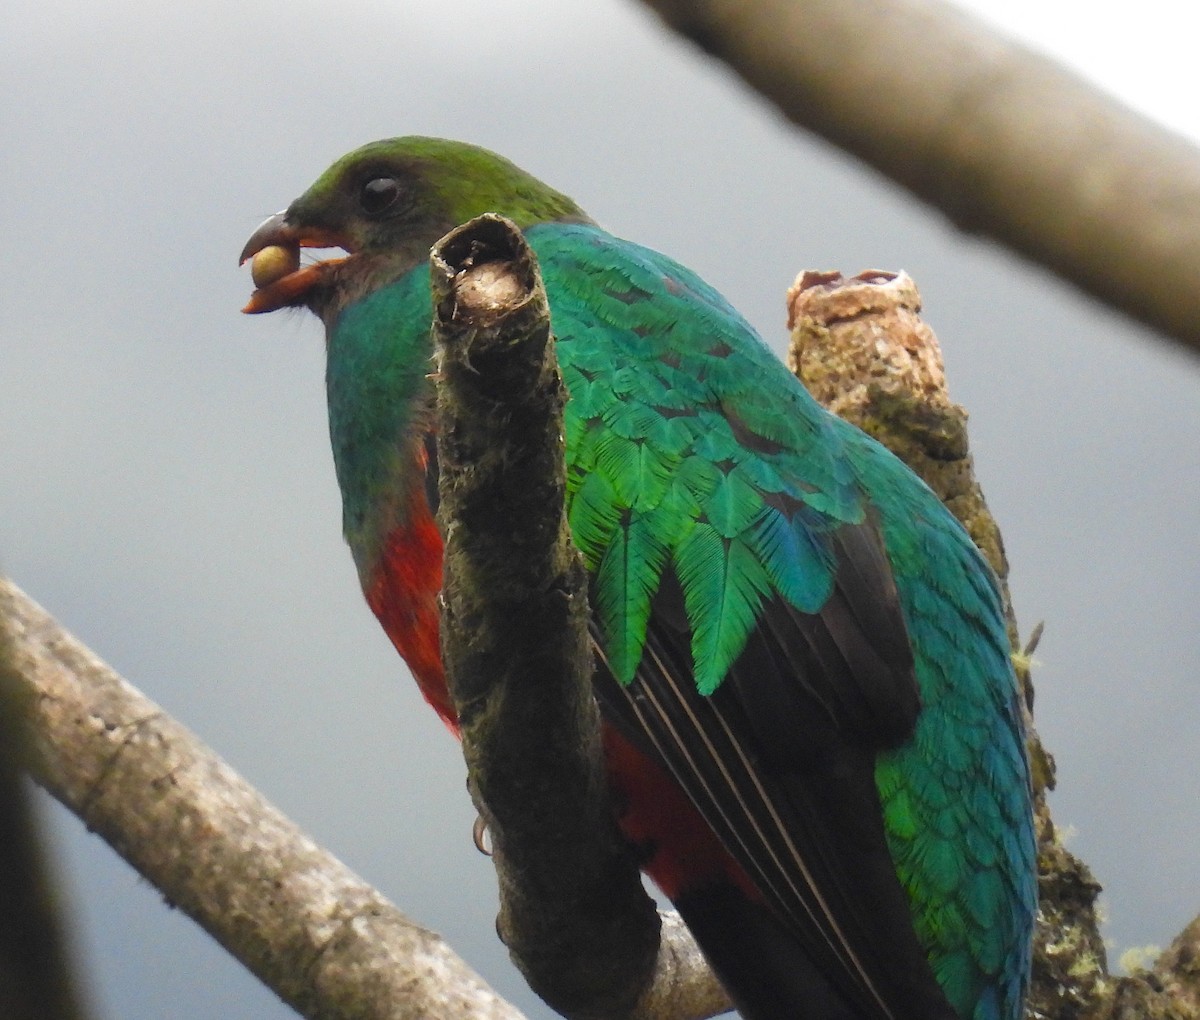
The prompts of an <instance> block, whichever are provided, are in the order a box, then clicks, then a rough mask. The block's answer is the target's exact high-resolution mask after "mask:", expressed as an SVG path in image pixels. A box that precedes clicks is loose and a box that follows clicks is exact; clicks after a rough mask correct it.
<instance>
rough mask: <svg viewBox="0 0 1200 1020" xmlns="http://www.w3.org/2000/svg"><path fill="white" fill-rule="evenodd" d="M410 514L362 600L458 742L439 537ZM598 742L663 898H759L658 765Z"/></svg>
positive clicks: (613, 734) (416, 513) (624, 747)
mask: <svg viewBox="0 0 1200 1020" xmlns="http://www.w3.org/2000/svg"><path fill="white" fill-rule="evenodd" d="M410 509H411V511H412V513H411V515H410V518H409V522H408V523H407V524H406V525H404V526H403V527H400V528H397V529H396V530H395V531H393V532H392V534H391V535H390V536H389V537H388V540H387V542H386V544H385V548H384V552H383V556H382V558H381V561H380V564H379V567H378V568H377V569H376V571H375V573H374V575H373V576H372V578H371V580H370V582H369V584H368V585H367V588H366V592H365V594H366V597H367V603H368V604H369V605H370V607H371V609H372V611H373V612H374V613H375V615H376V616H377V617H378V618H379V622H380V623H381V624H382V625H383V629H384V630H385V631H386V632H387V635H388V637H390V638H391V639H392V644H394V645H395V646H396V650H397V651H398V652H399V653H400V655H401V656H402V657H403V658H404V661H405V662H407V663H408V666H409V669H410V670H411V671H412V674H413V676H414V678H415V679H416V681H417V685H418V686H419V687H420V689H421V693H422V694H423V695H424V696H425V700H426V701H428V702H429V703H430V704H431V705H432V706H433V708H434V710H435V711H436V712H437V714H438V715H439V716H441V718H442V721H443V722H445V724H446V725H447V726H448V727H449V728H450V731H451V732H452V733H454V735H455V736H458V732H459V731H458V720H457V718H456V716H455V712H454V705H453V703H452V702H451V700H450V694H449V691H448V690H447V687H446V677H445V674H444V673H443V671H442V661H441V654H440V648H439V644H438V606H437V596H438V592H439V591H440V590H441V586H442V540H441V535H440V534H439V533H438V530H437V525H436V524H435V523H434V520H433V517H432V515H431V514H430V513H429V508H428V506H427V505H426V503H425V499H424V496H423V495H422V494H414V499H413V503H412V506H411V508H410ZM602 743H603V748H604V756H605V763H606V766H607V773H608V783H609V789H610V791H611V793H612V795H613V800H614V803H615V804H616V806H617V812H618V814H617V821H618V824H619V826H620V829H621V831H622V833H623V834H624V835H625V837H626V839H628V840H629V841H630V842H631V843H632V844H633V845H634V846H635V847H637V848H638V850H639V852H642V853H644V854H645V857H644V859H643V862H642V870H643V871H645V872H646V873H647V874H648V875H649V876H650V877H651V878H652V879H653V880H654V882H655V884H656V885H657V886H658V887H659V888H660V889H661V890H662V891H663V893H664V894H665V895H666V896H667V897H668V898H669V899H677V898H678V897H679V896H680V895H682V894H684V893H686V892H688V891H691V890H695V889H699V888H702V887H703V886H705V885H709V884H711V883H714V882H718V881H722V880H723V881H731V882H733V883H734V884H735V885H736V886H738V887H739V888H740V889H741V890H742V891H743V892H744V893H745V894H746V895H747V896H748V897H749V898H751V899H755V900H758V899H761V896H760V895H759V893H758V890H757V889H755V888H754V886H753V884H752V883H751V881H750V879H749V878H748V877H747V875H746V873H745V872H744V871H743V870H742V868H741V867H740V866H739V865H738V864H737V863H736V862H735V861H734V860H733V858H732V857H730V856H729V854H728V853H727V852H726V850H725V848H724V847H723V846H721V843H720V841H719V840H718V839H717V837H716V836H715V835H714V834H713V832H712V830H711V829H710V828H709V827H708V825H707V824H706V823H705V821H704V819H703V818H702V817H701V816H700V813H699V812H698V811H697V810H696V809H695V807H693V805H692V802H691V801H690V800H689V799H688V797H687V795H686V794H685V793H684V792H683V790H681V789H680V787H679V786H678V784H677V783H676V782H675V781H674V779H672V778H671V776H670V774H669V773H668V772H667V771H666V770H665V769H664V768H663V767H662V766H661V765H659V764H658V763H657V762H656V761H654V759H652V758H650V757H649V756H648V755H646V754H645V753H643V752H642V751H641V750H639V749H638V748H637V747H636V746H635V745H634V744H632V743H630V741H629V740H627V739H626V738H625V737H624V736H622V735H621V733H620V732H619V731H618V730H617V729H616V728H615V727H613V726H611V725H609V724H608V723H604V724H603V731H602Z"/></svg>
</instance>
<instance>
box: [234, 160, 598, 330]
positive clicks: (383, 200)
mask: <svg viewBox="0 0 1200 1020" xmlns="http://www.w3.org/2000/svg"><path fill="white" fill-rule="evenodd" d="M485 212H495V213H500V214H501V215H504V216H507V217H508V218H509V219H511V220H514V221H515V222H516V223H517V224H518V225H519V226H521V227H528V226H532V225H533V224H535V223H540V222H545V221H549V220H574V221H586V220H587V217H586V215H585V214H584V213H583V211H582V210H581V209H580V208H579V207H578V206H577V205H576V204H575V203H574V202H573V201H572V200H571V199H569V198H567V197H566V196H565V195H562V194H559V193H558V192H557V191H554V190H553V189H552V188H549V187H547V186H546V185H545V184H543V183H542V182H541V181H539V180H538V179H537V178H535V177H533V176H531V175H530V174H528V173H526V172H525V171H524V170H522V169H520V168H519V167H517V166H515V165H514V164H512V163H510V162H509V161H508V160H506V159H504V158H503V157H502V156H498V155H496V154H495V153H494V152H489V151H488V150H487V149H481V148H479V147H477V146H474V145H467V144H466V143H463V142H452V141H447V140H444V139H440V138H421V137H407V138H389V139H385V140H383V141H379V142H371V143H370V144H368V145H364V146H363V147H362V148H360V149H356V150H355V151H353V152H351V153H349V154H348V155H346V156H343V157H342V158H341V159H339V160H338V161H337V162H336V163H334V164H333V166H331V167H330V168H329V169H328V170H326V171H325V173H323V174H322V175H321V176H320V177H319V178H318V179H317V180H316V182H315V183H314V184H313V185H312V187H310V188H309V189H308V190H307V191H306V192H305V193H304V194H303V195H301V196H300V197H299V198H298V199H296V200H295V201H294V202H293V203H292V204H291V205H290V206H288V207H287V209H285V210H284V211H283V212H280V213H276V214H275V215H274V216H272V217H270V218H269V219H267V220H266V221H265V222H264V223H263V224H262V225H261V226H260V227H259V228H258V229H257V230H256V231H255V232H254V233H253V235H251V237H250V240H249V241H247V242H246V246H245V248H243V249H242V254H241V261H242V262H245V261H246V260H248V259H250V260H253V261H252V263H251V269H252V273H253V277H254V283H255V287H256V288H257V289H256V290H255V291H254V293H253V295H251V298H250V302H249V304H247V305H246V307H245V308H244V309H243V311H246V312H251V313H253V312H270V311H274V310H275V309H277V308H284V307H296V306H307V307H308V308H310V309H312V310H313V311H314V312H316V313H317V314H319V315H324V314H325V313H326V312H327V311H328V310H329V309H330V308H331V307H334V308H340V307H342V306H344V305H345V304H347V303H348V302H350V301H353V300H354V299H356V298H357V297H358V296H361V295H362V294H364V293H366V292H368V291H370V290H373V289H374V288H375V287H377V286H380V285H381V284H384V283H387V282H390V280H392V279H395V278H397V277H398V276H400V275H402V274H403V273H406V272H408V270H409V269H411V268H412V267H413V266H414V265H416V264H417V263H418V262H420V261H423V260H424V259H425V258H426V257H427V256H428V253H429V249H430V248H431V247H432V246H433V244H434V243H435V242H436V241H437V240H438V239H439V238H440V237H441V236H442V235H443V234H445V233H446V232H447V231H449V230H451V229H452V228H453V227H455V226H457V225H458V224H460V223H463V222H465V221H467V220H469V219H471V218H472V217H475V216H478V215H480V214H481V213H485ZM301 248H341V249H343V250H344V251H345V252H346V253H347V255H346V257H343V258H329V259H324V260H322V261H318V262H313V263H311V264H307V265H301V264H300V249H301Z"/></svg>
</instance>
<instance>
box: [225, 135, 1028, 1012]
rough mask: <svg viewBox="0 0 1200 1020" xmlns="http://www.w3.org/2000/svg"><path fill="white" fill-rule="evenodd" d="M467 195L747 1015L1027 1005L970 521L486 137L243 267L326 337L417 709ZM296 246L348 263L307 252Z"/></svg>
mask: <svg viewBox="0 0 1200 1020" xmlns="http://www.w3.org/2000/svg"><path fill="white" fill-rule="evenodd" d="M485 212H495V213H499V214H501V215H503V216H507V217H508V218H510V219H512V220H514V221H515V222H516V223H517V224H518V225H519V226H520V227H521V229H522V230H524V232H525V236H526V238H527V240H528V242H529V244H530V245H531V246H532V248H533V250H534V252H535V253H536V255H537V257H538V260H539V262H540V265H541V271H542V276H543V279H544V282H545V287H546V292H547V295H548V297H549V302H550V312H551V322H552V327H553V331H554V335H555V337H556V338H557V344H558V347H557V351H558V358H559V361H560V364H561V366H562V372H563V376H564V380H565V382H566V386H567V389H568V391H569V394H570V398H569V400H568V402H567V407H566V447H567V460H568V516H569V522H570V526H571V530H572V534H573V537H574V539H575V542H576V544H577V545H578V547H579V549H580V551H581V552H582V554H583V557H584V560H585V563H586V566H587V569H588V571H589V574H590V579H591V581H590V586H591V604H592V614H593V623H592V633H593V638H594V646H595V652H596V663H597V667H596V674H595V689H596V696H597V698H598V699H599V702H600V704H601V709H602V714H603V718H604V732H603V743H604V752H605V760H606V764H607V768H608V777H609V784H610V788H611V790H612V792H613V802H614V805H615V807H614V810H615V811H617V812H618V823H619V825H620V827H621V830H622V831H623V832H624V834H625V835H626V837H627V838H628V839H629V840H630V841H631V842H632V843H634V844H636V846H637V849H638V852H639V853H640V854H642V857H643V859H644V861H645V863H644V869H645V871H646V872H647V873H648V874H649V875H650V876H651V877H652V878H653V879H654V881H655V882H656V883H657V884H658V886H659V887H660V888H661V889H662V890H663V892H664V893H665V894H666V895H667V896H668V897H669V898H670V899H671V900H672V901H673V902H674V903H675V905H676V906H677V907H678V909H679V911H680V912H681V913H682V915H683V917H684V919H685V920H686V921H687V923H688V925H689V926H690V927H691V929H692V931H693V933H694V934H695V936H696V939H697V941H698V942H699V943H700V945H701V947H702V948H703V949H704V951H705V954H706V955H707V956H708V958H709V960H710V962H711V964H712V966H713V967H714V969H715V970H716V972H717V973H718V975H719V976H720V977H721V979H722V981H723V983H724V984H725V985H726V987H727V988H728V990H729V992H730V994H731V996H732V997H733V999H734V1001H735V1002H736V1003H737V1005H738V1007H739V1008H740V1009H741V1010H742V1012H743V1015H745V1016H747V1017H753V1018H758V1020H763V1018H783V1017H788V1018H792V1017H795V1018H800V1017H805V1018H835V1017H839V1018H849V1017H854V1018H862V1020H883V1018H889V1017H890V1018H902V1017H905V1018H918V1017H919V1018H923V1020H932V1018H947V1020H949V1018H954V1017H958V1018H962V1020H1016V1018H1017V1017H1018V1016H1019V1014H1020V1011H1021V1003H1022V997H1023V994H1024V990H1025V987H1026V984H1027V981H1028V972H1029V951H1030V949H1029V947H1030V937H1031V930H1032V925H1033V915H1034V910H1035V884H1034V841H1033V834H1032V820H1031V811H1030V786H1029V771H1028V765H1027V760H1026V755H1025V746H1024V734H1023V728H1022V722H1021V715H1020V710H1019V706H1018V700H1017V688H1016V683H1015V680H1014V676H1013V671H1012V667H1011V663H1010V658H1009V648H1008V641H1007V638H1006V634H1005V625H1004V620H1003V617H1002V612H1001V607H1000V602H999V599H998V596H997V591H996V582H995V579H994V577H993V576H992V574H991V572H990V570H989V569H988V567H987V566H986V564H985V563H984V561H983V560H982V559H981V557H980V555H979V553H978V552H977V551H976V549H975V547H974V546H973V545H972V543H971V541H970V540H969V538H968V537H967V535H966V534H965V532H964V531H963V529H962V528H961V527H960V526H959V524H958V523H957V522H956V521H955V520H954V518H953V517H951V515H950V514H949V513H948V512H947V511H946V510H945V509H944V508H943V507H942V505H941V504H940V502H939V501H938V500H937V498H936V497H935V496H934V495H933V494H932V493H931V492H930V491H929V490H928V489H927V488H926V487H925V486H924V485H923V484H922V483H921V482H920V481H919V480H918V479H917V478H916V477H915V476H914V475H913V474H912V473H911V472H910V471H909V470H908V469H907V468H906V467H904V465H902V464H901V463H900V462H899V461H898V460H896V459H895V458H894V457H893V456H892V455H891V454H890V453H888V452H886V451H885V450H884V449H883V448H882V447H880V446H879V445H878V444H877V443H875V442H874V441H873V440H871V439H869V438H868V437H867V436H865V435H864V434H863V433H862V432H860V431H858V430H857V429H855V428H853V427H852V426H850V425H848V424H846V423H844V422H843V421H841V420H840V419H838V418H835V417H833V416H832V415H830V414H828V413H827V412H825V411H824V410H823V409H822V408H821V407H819V406H818V405H817V404H816V402H815V401H814V400H813V399H812V398H811V397H810V396H809V394H808V393H807V392H806V391H805V390H804V388H803V387H802V386H801V385H800V384H799V382H797V380H796V379H795V378H794V377H793V376H792V375H791V373H789V372H788V371H787V370H786V369H785V368H784V366H783V365H782V364H781V363H780V362H779V361H778V360H777V359H776V358H775V357H774V356H773V355H772V354H771V352H770V351H769V350H768V349H767V347H766V345H765V344H764V343H763V341H762V340H761V339H760V338H759V337H758V336H757V335H756V334H755V332H754V330H753V329H752V328H751V327H750V326H749V325H748V324H747V323H746V322H745V320H744V319H742V318H741V316H739V315H738V313H737V312H735V311H734V310H733V308H731V307H730V306H729V304H728V303H727V302H726V301H725V300H724V299H723V298H722V297H721V296H720V295H719V294H717V293H716V292H715V291H714V290H713V289H712V288H711V287H709V286H708V285H706V284H705V283H704V282H703V281H702V280H700V279H699V278H697V277H696V276H695V275H694V274H693V273H691V272H689V271H688V270H687V269H685V268H683V267H682V266H680V265H678V264H677V263H675V262H673V261H671V260H670V259H668V258H666V257H664V256H662V255H659V254H657V253H655V252H653V251H649V250H647V249H645V248H641V247H639V246H637V245H635V244H632V243H630V242H628V241H623V240H620V239H618V238H616V237H613V236H612V235H610V234H608V233H607V232H605V231H604V230H602V229H601V228H600V227H598V226H596V224H595V223H594V222H593V221H592V220H591V219H590V218H589V217H588V216H587V214H586V213H584V212H583V210H582V209H580V208H579V206H578V205H576V204H575V203H574V202H573V201H571V200H570V199H569V198H567V197H566V196H564V195H561V194H559V193H558V192H556V191H554V190H552V189H551V188H549V187H547V186H546V185H544V184H542V183H541V182H540V181H538V180H536V179H535V178H533V177H531V176H530V175H529V174H527V173H525V172H524V171H522V170H520V169H518V168H517V167H516V166H514V165H513V164H511V163H510V162H508V161H507V160H505V159H503V158H501V157H500V156H497V155H495V154H493V153H491V152H488V151H486V150H483V149H480V148H476V147H474V146H470V145H466V144H462V143H458V142H451V141H443V140H439V139H433V138H415V137H414V138H398V139H390V140H386V141H380V142H375V143H372V144H370V145H367V146H364V147H363V148H361V149H358V150H356V151H355V152H352V153H350V154H349V155H347V156H345V157H344V158H342V159H341V160H339V161H338V162H337V163H335V164H334V165H333V166H332V167H331V168H330V169H329V170H328V171H326V172H325V173H324V174H323V175H322V176H321V177H320V178H319V179H318V180H317V181H316V183H315V184H313V186H312V187H311V188H309V190H308V191H306V192H305V193H304V194H303V195H302V196H300V198H298V199H296V201H294V202H293V203H292V204H291V205H290V206H289V207H288V208H287V210H286V211H285V212H282V213H280V214H278V215H276V216H274V217H272V218H271V219H269V220H268V221H267V222H266V223H264V224H263V225H262V226H261V227H260V228H259V229H258V231H256V232H255V234H254V235H253V237H252V238H251V239H250V241H249V243H248V244H247V246H246V249H245V251H244V252H243V256H242V257H243V260H244V259H246V258H250V257H252V256H255V255H260V253H264V252H266V251H267V249H272V250H274V249H275V248H277V247H278V248H282V249H283V250H284V252H285V253H289V254H290V255H291V256H292V257H291V258H290V259H289V258H287V257H285V258H283V260H282V263H281V264H279V265H275V266H267V265H260V264H258V263H256V265H255V269H256V274H255V275H256V282H257V283H258V284H259V287H258V289H257V290H256V291H255V293H254V295H253V296H252V298H251V300H250V303H249V305H248V306H247V308H246V310H247V311H250V312H266V311H271V310H274V309H276V308H280V307H285V306H305V307H307V308H309V309H310V310H312V311H313V312H314V313H315V314H316V315H318V316H319V317H320V318H321V319H322V320H323V321H324V323H325V328H326V337H327V374H326V379H327V389H328V399H329V429H330V436H331V439H332V442H333V455H334V463H335V465H336V469H337V478H338V483H339V485H340V486H341V492H342V501H343V528H344V532H345V536H346V540H347V541H348V543H349V545H350V549H351V551H352V552H353V555H354V560H355V563H356V564H357V567H358V573H359V577H360V579H361V582H362V588H363V592H364V593H365V595H366V600H367V602H368V604H369V605H370V607H371V609H372V610H374V612H375V614H376V616H377V617H378V618H379V620H380V622H381V623H382V624H383V627H384V629H385V630H386V631H387V633H388V635H389V636H390V638H391V639H392V641H393V643H394V644H395V646H396V648H397V649H398V650H399V652H400V654H401V655H402V656H403V657H404V659H405V660H406V662H407V663H408V665H409V667H410V668H411V670H412V672H413V675H414V676H415V678H416V680H417V683H418V684H419V685H420V687H421V690H422V692H423V693H424V695H425V697H426V698H427V699H428V701H429V702H430V703H431V704H432V705H433V707H434V709H436V711H437V712H438V714H439V715H440V716H441V717H442V718H443V719H444V720H445V721H446V722H447V723H448V724H449V725H450V727H451V728H452V729H453V728H455V725H456V721H455V714H454V708H453V705H452V703H451V700H450V697H449V695H448V693H447V689H446V681H445V677H444V675H443V671H442V665H441V661H440V656H439V647H438V608H437V597H438V591H439V588H440V586H441V565H442V540H441V537H440V535H439V532H438V529H437V526H436V524H435V521H434V512H435V509H436V508H435V503H436V492H437V485H436V481H437V479H436V473H437V462H436V457H435V456H434V453H433V451H434V442H433V435H432V429H433V413H432V402H433V383H432V382H431V380H430V378H429V373H430V357H431V353H432V341H431V336H430V323H431V319H432V307H431V298H430V291H429V269H428V255H429V250H430V247H431V246H432V245H433V244H434V242H436V241H437V240H438V239H439V238H440V237H441V236H442V235H443V234H445V233H446V232H447V231H449V230H450V229H452V228H453V227H455V226H456V225H458V224H460V223H463V222H465V221H466V220H468V219H471V218H472V217H474V216H477V215H479V214H481V213H485ZM302 246H307V247H340V248H343V249H345V251H346V252H347V253H348V257H346V258H337V259H328V260H326V261H323V262H317V263H314V264H311V265H306V266H303V267H301V266H300V265H299V264H298V260H297V259H295V254H296V253H297V251H298V249H299V247H302ZM260 258H261V260H262V262H264V263H265V262H266V261H267V255H265V254H261V255H260Z"/></svg>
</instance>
